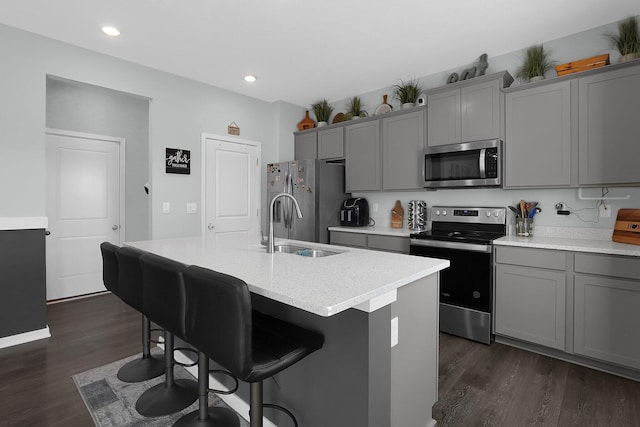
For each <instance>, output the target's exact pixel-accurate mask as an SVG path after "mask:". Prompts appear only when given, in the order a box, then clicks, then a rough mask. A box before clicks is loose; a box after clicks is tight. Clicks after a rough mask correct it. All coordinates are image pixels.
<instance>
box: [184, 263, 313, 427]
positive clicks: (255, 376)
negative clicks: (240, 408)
mask: <svg viewBox="0 0 640 427" xmlns="http://www.w3.org/2000/svg"><path fill="white" fill-rule="evenodd" d="M184 280H185V286H186V295H187V306H186V323H185V332H186V338H187V342H189V344H191V345H193V346H194V347H196V348H197V349H198V350H199V351H201V352H202V353H204V354H206V355H207V356H208V357H210V358H211V359H212V360H214V361H216V363H219V364H220V365H222V366H223V367H224V368H225V369H228V370H229V371H230V372H231V374H232V375H234V376H236V377H237V378H238V379H240V380H242V381H245V382H249V383H251V398H250V412H249V415H250V419H251V420H250V423H251V427H261V426H262V409H263V407H269V408H273V409H278V410H282V411H283V412H285V413H286V414H287V415H289V416H290V417H291V418H292V420H293V422H294V424H295V425H296V426H297V425H298V424H297V421H296V419H295V417H294V416H293V414H292V413H291V412H290V411H288V410H286V409H284V408H282V407H280V406H277V405H267V404H264V403H263V398H262V390H263V387H262V382H263V381H264V380H265V379H267V378H270V377H272V376H273V375H275V374H277V373H278V372H280V371H282V370H284V369H286V368H288V367H289V366H291V365H293V364H294V363H297V362H298V361H300V360H302V359H303V358H305V357H306V356H308V355H309V354H311V353H313V352H314V351H316V350H318V349H320V348H322V345H323V343H324V337H323V336H322V335H321V334H319V333H316V332H313V331H310V330H307V329H304V328H301V327H299V326H296V325H293V324H291V323H287V322H284V321H282V320H279V319H276V318H274V317H271V316H267V315H265V314H262V313H259V312H257V311H254V310H252V306H251V295H250V293H249V288H248V287H247V284H246V283H245V282H243V281H242V280H240V279H238V278H236V277H232V276H229V275H226V274H222V273H218V272H215V271H212V270H208V269H205V268H201V267H197V266H191V267H188V268H187V269H186V270H185V271H184ZM205 402H206V401H205ZM201 403H202V400H201ZM200 413H202V411H200ZM193 425H196V424H193ZM197 425H199V424H197Z"/></svg>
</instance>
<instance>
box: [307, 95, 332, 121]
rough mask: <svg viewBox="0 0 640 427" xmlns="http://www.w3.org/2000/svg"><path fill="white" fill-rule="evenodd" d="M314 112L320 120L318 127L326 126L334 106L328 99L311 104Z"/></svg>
mask: <svg viewBox="0 0 640 427" xmlns="http://www.w3.org/2000/svg"><path fill="white" fill-rule="evenodd" d="M311 108H312V109H313V113H314V114H315V115H316V119H317V120H318V127H322V126H326V125H327V123H328V122H329V118H330V117H331V113H332V112H333V107H332V106H331V105H329V103H328V102H327V100H326V99H323V100H322V101H320V102H316V103H315V104H312V105H311Z"/></svg>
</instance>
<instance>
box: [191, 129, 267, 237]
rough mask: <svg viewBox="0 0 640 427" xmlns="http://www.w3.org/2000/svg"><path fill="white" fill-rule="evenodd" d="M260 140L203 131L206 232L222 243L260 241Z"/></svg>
mask: <svg viewBox="0 0 640 427" xmlns="http://www.w3.org/2000/svg"><path fill="white" fill-rule="evenodd" d="M260 164H261V159H260V143H259V142H256V141H249V140H243V139H240V138H233V137H225V136H217V135H208V134H203V135H202V196H201V199H202V206H204V213H203V215H202V219H203V222H202V235H203V236H205V235H209V236H215V238H216V243H217V244H221V245H230V244H239V245H246V244H248V243H250V242H257V241H258V238H259V232H260V200H261V191H260V182H261V181H260Z"/></svg>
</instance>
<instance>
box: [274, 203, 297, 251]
mask: <svg viewBox="0 0 640 427" xmlns="http://www.w3.org/2000/svg"><path fill="white" fill-rule="evenodd" d="M280 197H288V198H290V199H291V200H293V204H294V205H295V207H296V213H297V214H298V218H302V211H301V210H300V205H298V201H297V200H296V198H295V197H293V196H292V195H291V194H289V193H278V194H276V195H275V197H274V198H273V199H272V200H271V204H270V205H269V240H267V253H269V254H272V253H274V252H275V244H274V240H275V239H274V238H273V209H274V206H275V204H276V199H279V198H280Z"/></svg>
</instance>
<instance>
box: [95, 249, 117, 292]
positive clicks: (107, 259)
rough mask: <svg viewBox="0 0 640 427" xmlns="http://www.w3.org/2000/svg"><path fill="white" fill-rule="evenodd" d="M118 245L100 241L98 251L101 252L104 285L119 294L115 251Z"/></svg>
mask: <svg viewBox="0 0 640 427" xmlns="http://www.w3.org/2000/svg"><path fill="white" fill-rule="evenodd" d="M118 249H119V248H118V247H117V246H116V245H114V244H113V243H109V242H102V243H101V244H100V252H102V281H103V282H104V287H105V288H107V289H108V290H110V291H111V292H113V293H114V294H115V295H116V296H120V294H119V292H118V259H117V258H116V252H117V251H118Z"/></svg>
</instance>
